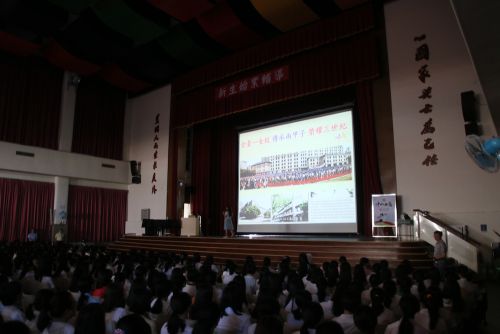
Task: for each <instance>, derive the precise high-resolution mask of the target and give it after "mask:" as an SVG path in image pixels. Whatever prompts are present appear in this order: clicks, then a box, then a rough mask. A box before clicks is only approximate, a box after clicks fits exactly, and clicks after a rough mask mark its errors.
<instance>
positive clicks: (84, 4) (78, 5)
mask: <svg viewBox="0 0 500 334" xmlns="http://www.w3.org/2000/svg"><path fill="white" fill-rule="evenodd" d="M48 1H49V2H51V3H53V4H54V5H57V6H59V7H62V8H64V9H66V10H67V11H68V12H70V13H72V14H79V13H81V12H82V11H83V10H85V9H87V8H89V7H90V6H91V5H93V4H94V3H96V2H97V1H99V0H71V1H68V0H48Z"/></svg>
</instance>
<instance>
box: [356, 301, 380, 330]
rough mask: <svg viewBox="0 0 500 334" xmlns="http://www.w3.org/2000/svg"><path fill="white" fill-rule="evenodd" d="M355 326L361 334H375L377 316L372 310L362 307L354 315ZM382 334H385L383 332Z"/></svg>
mask: <svg viewBox="0 0 500 334" xmlns="http://www.w3.org/2000/svg"><path fill="white" fill-rule="evenodd" d="M354 324H355V325H356V328H357V330H358V332H359V333H360V334H375V333H376V328H377V316H376V315H375V312H374V311H373V309H372V308H370V307H368V306H364V305H363V306H360V307H359V308H358V310H357V311H356V312H355V313H354ZM381 333H383V331H382V332H381Z"/></svg>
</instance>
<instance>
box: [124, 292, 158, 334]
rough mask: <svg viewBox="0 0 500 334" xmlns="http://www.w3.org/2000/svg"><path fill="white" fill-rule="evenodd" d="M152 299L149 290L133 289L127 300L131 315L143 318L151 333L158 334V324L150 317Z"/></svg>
mask: <svg viewBox="0 0 500 334" xmlns="http://www.w3.org/2000/svg"><path fill="white" fill-rule="evenodd" d="M151 299H152V298H151V292H149V290H148V289H147V288H142V287H137V288H132V289H131V290H130V294H129V296H128V299H127V306H128V308H129V311H130V312H131V313H135V314H138V315H140V316H142V318H143V319H144V321H146V323H147V324H148V325H149V326H150V327H151V332H152V333H156V324H155V322H154V321H153V320H151V319H150V318H149V316H148V312H149V310H150V304H151Z"/></svg>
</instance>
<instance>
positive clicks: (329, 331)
mask: <svg viewBox="0 0 500 334" xmlns="http://www.w3.org/2000/svg"><path fill="white" fill-rule="evenodd" d="M316 334H344V330H343V329H342V326H340V325H339V323H338V322H336V321H331V320H330V321H325V322H323V323H321V324H319V325H318V327H317V328H316Z"/></svg>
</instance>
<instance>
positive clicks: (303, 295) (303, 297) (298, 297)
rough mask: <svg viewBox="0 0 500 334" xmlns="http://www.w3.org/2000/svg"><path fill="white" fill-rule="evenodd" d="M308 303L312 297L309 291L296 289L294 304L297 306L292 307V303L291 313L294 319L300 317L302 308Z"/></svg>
mask: <svg viewBox="0 0 500 334" xmlns="http://www.w3.org/2000/svg"><path fill="white" fill-rule="evenodd" d="M310 303H312V297H311V293H309V291H306V290H300V291H297V293H296V294H295V304H296V305H297V308H295V309H294V307H293V305H292V314H293V317H294V318H295V320H300V319H302V312H303V309H304V308H305V307H306V306H307V305H309V304H310Z"/></svg>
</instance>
